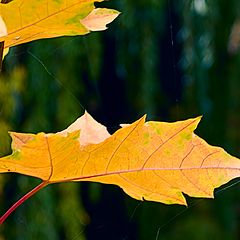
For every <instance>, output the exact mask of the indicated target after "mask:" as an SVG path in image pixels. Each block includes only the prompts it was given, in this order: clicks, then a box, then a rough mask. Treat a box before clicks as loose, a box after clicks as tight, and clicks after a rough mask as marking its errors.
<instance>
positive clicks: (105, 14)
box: [80, 8, 120, 31]
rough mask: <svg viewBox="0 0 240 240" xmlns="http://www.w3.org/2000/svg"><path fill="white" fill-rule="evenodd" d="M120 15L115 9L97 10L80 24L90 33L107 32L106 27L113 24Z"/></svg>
mask: <svg viewBox="0 0 240 240" xmlns="http://www.w3.org/2000/svg"><path fill="white" fill-rule="evenodd" d="M119 14H120V13H119V12H118V11H116V10H113V9H106V8H96V9H93V10H92V12H91V13H90V14H89V15H88V16H86V17H85V18H84V19H82V20H81V21H80V22H81V24H82V25H83V26H84V27H86V28H87V29H88V30H90V31H102V30H106V29H107V26H106V25H107V24H109V23H111V22H112V21H113V20H114V19H115V18H116V17H117V16H118V15H119Z"/></svg>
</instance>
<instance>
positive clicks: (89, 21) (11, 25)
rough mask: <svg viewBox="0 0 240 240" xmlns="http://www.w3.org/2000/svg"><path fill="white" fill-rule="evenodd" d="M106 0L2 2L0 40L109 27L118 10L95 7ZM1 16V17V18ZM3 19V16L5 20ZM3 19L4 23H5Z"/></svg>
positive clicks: (15, 41)
mask: <svg viewBox="0 0 240 240" xmlns="http://www.w3.org/2000/svg"><path fill="white" fill-rule="evenodd" d="M101 1H104V0H84V1H83V0H57V1H56V0H38V1H36V0H14V1H12V2H10V3H8V4H0V18H2V19H3V21H4V22H5V26H3V25H1V24H0V33H1V32H2V31H3V30H5V29H4V28H6V30H7V34H4V36H2V35H1V34H0V42H2V41H4V47H5V48H6V49H7V48H9V47H12V46H15V45H18V44H22V43H25V42H30V41H33V40H37V39H42V38H52V37H58V36H74V35H84V34H87V33H89V32H90V31H100V30H104V29H106V24H108V23H110V22H112V21H113V20H114V19H115V18H116V17H117V16H118V14H119V13H118V11H116V10H112V9H106V8H97V9H96V8H95V7H94V2H101ZM0 20H1V19H0ZM1 21H2V20H1ZM1 21H0V23H1Z"/></svg>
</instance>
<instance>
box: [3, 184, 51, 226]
mask: <svg viewBox="0 0 240 240" xmlns="http://www.w3.org/2000/svg"><path fill="white" fill-rule="evenodd" d="M47 185H48V182H41V183H40V184H39V185H37V186H36V187H35V188H34V189H32V190H31V191H30V192H28V193H27V194H25V195H24V196H23V197H22V198H20V199H19V200H18V201H17V202H16V203H14V204H13V205H12V206H11V207H10V208H9V209H8V210H7V211H6V212H5V213H4V214H3V215H2V216H1V218H0V225H2V224H3V223H4V221H5V220H6V219H7V217H8V216H9V215H10V214H11V213H12V212H13V211H14V210H15V209H16V208H18V207H19V206H20V205H21V204H22V203H24V202H25V201H26V200H27V199H29V198H30V197H31V196H32V195H34V194H35V193H37V192H38V191H39V190H41V189H42V188H44V187H45V186H47Z"/></svg>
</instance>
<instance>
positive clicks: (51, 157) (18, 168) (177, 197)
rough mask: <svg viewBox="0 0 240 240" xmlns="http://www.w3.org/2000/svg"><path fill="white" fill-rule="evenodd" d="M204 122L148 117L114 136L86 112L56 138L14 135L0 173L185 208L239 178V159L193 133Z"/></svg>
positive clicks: (1, 163) (42, 134) (45, 135)
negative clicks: (110, 187)
mask: <svg viewBox="0 0 240 240" xmlns="http://www.w3.org/2000/svg"><path fill="white" fill-rule="evenodd" d="M199 121H200V118H199V117H198V118H194V119H189V120H185V121H178V122H174V123H164V122H154V121H150V122H145V117H142V118H141V119H139V120H138V121H136V122H134V123H132V124H129V125H124V127H122V128H121V129H120V130H118V131H116V132H115V133H114V134H113V135H110V134H109V133H108V132H107V130H106V128H105V127H104V126H103V125H101V124H99V123H97V122H96V121H95V120H94V119H93V118H92V117H91V116H90V115H89V114H88V113H85V114H84V115H83V116H82V117H81V118H79V119H78V120H77V121H76V122H75V123H73V124H72V125H70V126H69V127H68V128H67V129H66V130H64V131H62V132H59V133H56V134H45V133H38V134H36V135H35V134H23V133H11V137H12V139H13V142H12V149H13V153H12V154H11V155H9V156H6V157H3V158H0V173H4V172H17V173H21V174H25V175H29V176H33V177H37V178H40V179H42V180H43V183H44V185H47V184H51V183H59V182H66V181H95V182H101V183H108V184H116V185H118V186H120V187H121V188H122V189H123V190H124V191H125V192H126V193H127V194H129V195H130V196H132V197H133V198H136V199H140V200H141V199H146V200H151V201H158V202H162V203H166V204H175V203H177V204H183V205H186V200H185V198H184V196H183V194H182V193H186V194H188V195H189V196H193V197H208V198H212V197H213V190H214V188H216V187H219V186H220V185H222V184H225V183H227V182H228V181H229V180H231V179H233V178H235V177H238V176H239V175H240V160H239V159H237V158H235V157H232V156H231V155H229V154H228V153H226V152H225V151H224V150H223V149H222V148H219V147H213V146H210V145H208V144H207V143H206V142H205V141H204V140H203V139H201V138H200V137H198V136H197V135H195V134H194V132H193V131H194V130H195V128H196V127H197V125H198V123H199Z"/></svg>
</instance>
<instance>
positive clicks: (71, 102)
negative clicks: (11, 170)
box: [0, 0, 240, 240]
mask: <svg viewBox="0 0 240 240" xmlns="http://www.w3.org/2000/svg"><path fill="white" fill-rule="evenodd" d="M97 5H100V6H108V7H111V8H115V9H118V10H119V11H121V12H122V14H121V15H120V16H119V17H118V18H117V20H115V21H114V23H112V24H110V26H109V29H108V30H107V31H104V32H95V33H91V34H89V35H86V36H84V37H72V38H71V37H63V38H56V39H48V40H41V41H35V42H32V43H29V44H24V45H21V46H18V47H15V48H12V49H11V51H10V54H9V55H8V56H7V57H6V59H5V61H4V64H3V72H2V74H1V76H0V129H1V130H0V156H4V155H6V154H9V153H10V152H11V151H10V138H9V136H8V133H7V131H9V130H12V131H18V132H33V133H36V132H41V131H43V132H56V131H59V130H62V129H64V128H66V127H67V126H68V125H69V124H70V123H72V122H73V121H74V120H75V119H76V118H77V117H79V116H80V115H81V114H83V112H84V109H87V111H88V112H89V113H90V114H91V115H92V116H93V117H94V118H95V119H96V120H97V121H99V122H101V123H102V124H104V125H106V126H107V127H108V130H109V132H111V133H113V132H114V131H116V130H117V129H118V128H119V124H120V123H130V122H133V121H135V120H137V119H138V118H139V117H141V116H142V115H143V114H145V113H147V114H148V119H151V120H158V121H160V120H161V121H176V120H181V119H187V118H189V117H195V116H198V115H203V119H202V122H201V124H200V126H199V128H198V129H197V131H196V132H197V134H198V135H199V136H201V137H202V138H204V139H205V140H207V141H208V142H209V143H210V144H212V145H218V146H221V147H224V148H225V149H226V150H227V151H228V152H229V153H231V154H233V155H234V156H237V157H240V131H239V128H240V111H239V110H240V3H239V0H230V1H226V0H218V1H216V0H185V1H180V0H175V1H173V0H167V1H164V0H148V1H146V0H138V1H133V0H112V1H110V2H107V3H101V4H97ZM38 183H39V180H36V179H33V178H31V177H25V176H19V175H17V174H2V175H1V176H0V212H1V214H3V213H4V212H5V211H6V210H7V209H8V208H9V207H10V206H11V205H12V204H13V203H14V202H15V201H16V200H17V199H19V198H20V197H21V196H23V195H24V194H25V193H26V192H28V191H29V190H30V189H32V188H33V187H34V186H36V185H37V184H38ZM231 183H232V184H234V183H236V184H235V185H233V186H231V187H229V188H224V187H223V188H222V190H219V189H218V190H216V191H215V193H216V195H215V196H216V198H215V200H209V199H203V200H201V199H193V198H189V197H188V196H186V197H187V199H188V203H189V207H188V208H186V207H183V206H178V205H172V206H167V205H163V204H161V203H154V202H146V201H144V202H140V201H136V200H134V199H131V198H130V197H128V196H127V195H126V194H125V193H124V192H123V191H122V190H121V189H120V188H118V187H115V186H111V185H101V184H96V183H64V184H56V185H51V186H49V187H47V188H46V189H43V190H41V191H40V192H39V193H37V195H35V196H34V197H32V198H31V199H30V200H28V201H27V202H26V203H24V204H23V205H22V206H21V207H19V208H18V209H17V210H16V211H15V212H14V213H13V214H12V215H11V216H10V217H9V218H8V219H7V221H6V222H5V223H4V225H3V226H1V230H0V231H1V232H0V239H1V240H5V239H10V240H11V239H14V240H15V239H17V240H18V239H19V240H20V239H24V240H25V239H27V240H28V239H39V240H41V239H44V240H45V239H51V240H55V239H64V240H65V239H66V240H84V239H87V240H88V239H89V240H91V239H105V240H108V239H109V240H110V239H111V240H112V239H114V240H115V239H117V240H118V239H121V240H132V239H140V240H149V239H153V240H160V239H167V240H169V239H170V240H171V239H174V240H176V239H197V240H198V239H199V240H202V239H218V240H219V239H228V240H231V239H232V240H236V239H240V204H239V202H240V190H239V184H237V181H236V180H235V181H233V182H231Z"/></svg>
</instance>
